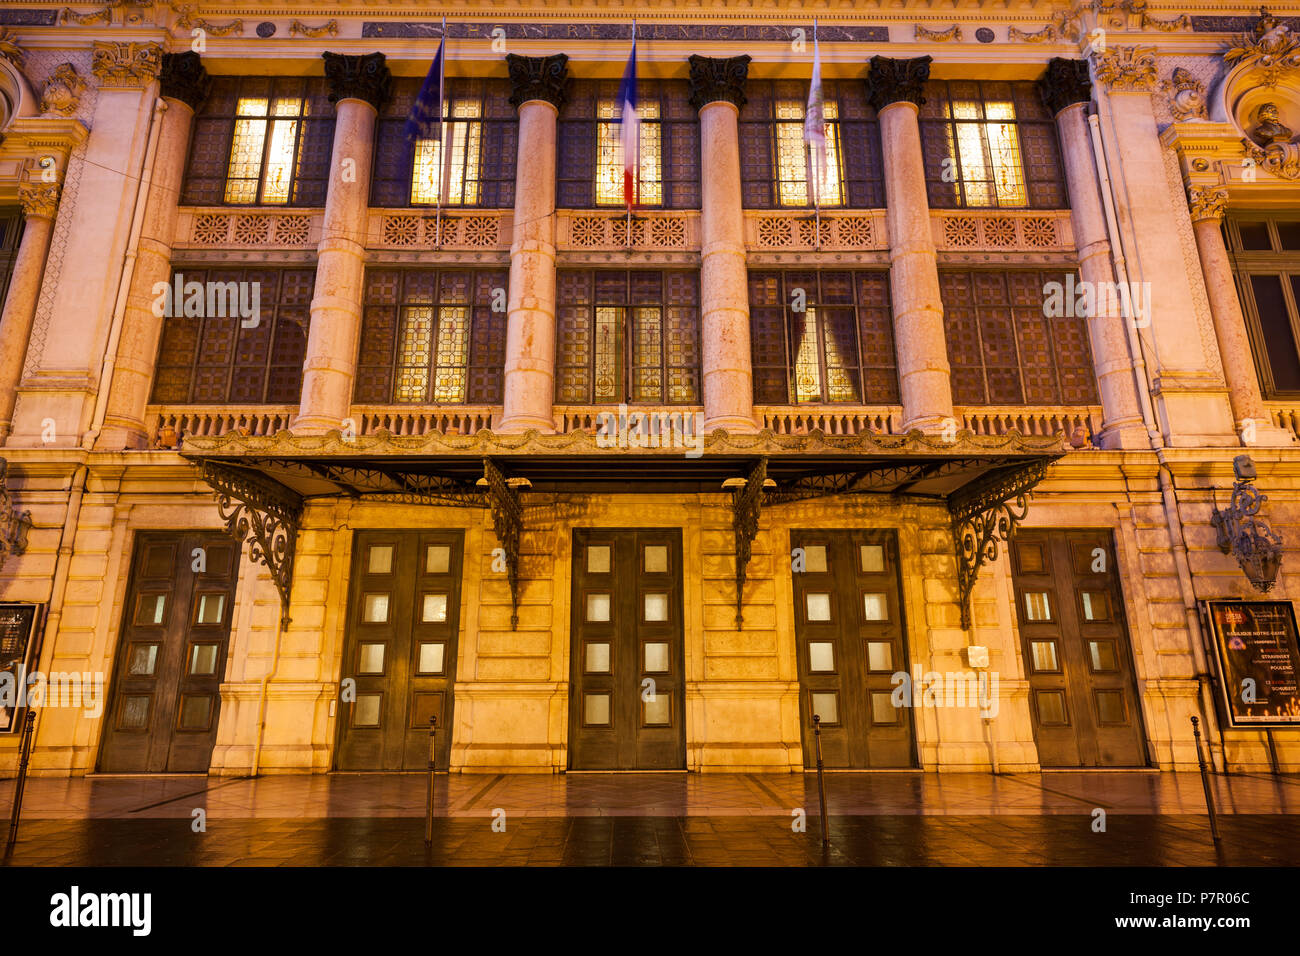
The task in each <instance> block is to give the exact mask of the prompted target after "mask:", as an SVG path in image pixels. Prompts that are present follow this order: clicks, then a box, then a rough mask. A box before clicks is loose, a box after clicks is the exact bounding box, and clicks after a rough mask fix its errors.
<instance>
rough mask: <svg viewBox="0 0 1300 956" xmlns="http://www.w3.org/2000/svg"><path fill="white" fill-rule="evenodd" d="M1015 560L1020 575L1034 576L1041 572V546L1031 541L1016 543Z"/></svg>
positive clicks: (1042, 563) (1042, 564)
mask: <svg viewBox="0 0 1300 956" xmlns="http://www.w3.org/2000/svg"><path fill="white" fill-rule="evenodd" d="M1016 559H1017V562H1016V563H1018V564H1019V565H1020V571H1021V573H1022V574H1036V573H1038V572H1040V571H1042V570H1043V567H1044V563H1045V562H1044V561H1043V546H1042V545H1041V544H1036V543H1034V542H1032V541H1017V542H1016Z"/></svg>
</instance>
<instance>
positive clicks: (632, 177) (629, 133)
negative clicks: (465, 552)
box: [618, 28, 641, 209]
mask: <svg viewBox="0 0 1300 956" xmlns="http://www.w3.org/2000/svg"><path fill="white" fill-rule="evenodd" d="M618 101H619V105H620V106H621V107H622V119H621V120H620V122H619V126H620V128H619V133H620V138H621V139H622V142H623V199H624V201H625V202H626V203H627V208H628V209H631V208H632V207H633V206H634V205H635V203H634V202H633V200H634V199H635V198H636V174H637V165H638V162H639V159H640V156H641V115H640V114H639V113H638V112H637V108H636V31H635V28H634V29H633V33H632V55H631V56H629V57H628V58H627V68H626V69H625V70H623V82H622V83H620V84H619V86H618Z"/></svg>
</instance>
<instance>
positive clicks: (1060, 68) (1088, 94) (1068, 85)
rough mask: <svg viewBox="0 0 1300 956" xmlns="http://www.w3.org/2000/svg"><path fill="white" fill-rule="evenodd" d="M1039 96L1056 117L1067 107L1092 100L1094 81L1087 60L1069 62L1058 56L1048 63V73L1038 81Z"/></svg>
mask: <svg viewBox="0 0 1300 956" xmlns="http://www.w3.org/2000/svg"><path fill="white" fill-rule="evenodd" d="M1038 94H1039V95H1040V96H1041V97H1042V98H1043V104H1044V105H1045V106H1046V107H1047V108H1048V110H1049V111H1051V113H1052V115H1053V116H1055V115H1056V114H1057V113H1059V112H1061V110H1063V109H1065V108H1066V107H1067V106H1073V105H1074V104H1075V103H1087V102H1088V101H1089V100H1091V99H1092V80H1091V79H1090V78H1089V77H1088V61H1087V60H1068V59H1066V58H1065V57H1061V56H1057V57H1053V58H1052V59H1050V60H1048V61H1047V72H1046V73H1045V74H1044V75H1043V78H1042V79H1041V80H1039V81H1038Z"/></svg>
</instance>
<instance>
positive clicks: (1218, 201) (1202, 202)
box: [1187, 186, 1228, 222]
mask: <svg viewBox="0 0 1300 956" xmlns="http://www.w3.org/2000/svg"><path fill="white" fill-rule="evenodd" d="M1187 206H1188V208H1189V209H1190V210H1191V212H1192V222H1200V221H1201V220H1202V219H1222V218H1223V214H1224V213H1225V212H1226V211H1227V208H1228V191H1227V190H1226V189H1224V188H1223V187H1222V186H1206V187H1204V188H1201V187H1198V186H1192V187H1191V188H1190V189H1188V190H1187Z"/></svg>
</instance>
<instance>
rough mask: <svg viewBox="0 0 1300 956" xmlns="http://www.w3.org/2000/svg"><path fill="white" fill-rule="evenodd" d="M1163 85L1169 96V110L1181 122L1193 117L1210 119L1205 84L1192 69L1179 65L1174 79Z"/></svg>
mask: <svg viewBox="0 0 1300 956" xmlns="http://www.w3.org/2000/svg"><path fill="white" fill-rule="evenodd" d="M1162 85H1163V87H1164V89H1165V91H1166V92H1167V93H1169V94H1170V96H1169V112H1170V113H1172V114H1173V117H1174V120H1175V121H1176V122H1179V123H1183V122H1186V121H1187V120H1193V119H1202V120H1203V119H1208V118H1209V114H1208V113H1207V112H1206V109H1205V85H1204V84H1203V83H1201V81H1200V80H1198V79H1197V78H1196V77H1195V76H1193V75H1192V72H1191V70H1188V69H1186V68H1184V67H1181V66H1180V67H1177V68H1176V69H1175V70H1174V75H1173V79H1170V80H1166V81H1165V82H1164V83H1163V84H1162Z"/></svg>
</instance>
